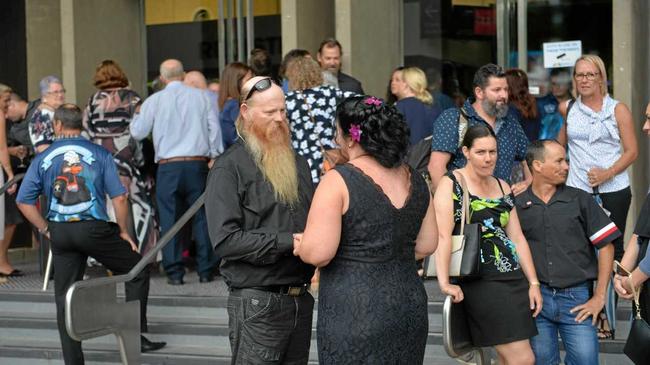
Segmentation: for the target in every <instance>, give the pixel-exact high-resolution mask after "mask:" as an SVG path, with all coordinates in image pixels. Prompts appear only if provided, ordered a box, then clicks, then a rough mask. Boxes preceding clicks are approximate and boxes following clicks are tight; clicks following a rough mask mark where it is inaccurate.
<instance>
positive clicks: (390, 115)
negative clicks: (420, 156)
mask: <svg viewBox="0 0 650 365" xmlns="http://www.w3.org/2000/svg"><path fill="white" fill-rule="evenodd" d="M336 117H337V120H338V123H339V126H340V127H341V130H342V131H343V134H344V135H345V136H349V135H350V127H351V125H352V124H355V125H358V126H359V128H360V129H361V138H360V141H359V144H360V145H361V147H362V148H363V149H364V151H366V153H368V154H369V155H370V156H372V157H373V158H375V159H376V160H377V162H379V163H380V164H381V165H382V166H384V167H387V168H392V167H397V166H399V165H401V164H402V163H403V161H404V157H405V156H406V152H407V150H408V146H409V136H410V130H409V127H408V125H407V124H406V121H405V120H404V117H403V116H402V114H401V113H400V112H399V111H398V110H397V109H396V108H395V107H394V106H392V105H388V104H386V103H385V102H383V101H381V100H380V99H376V98H374V97H372V96H353V97H350V98H347V99H345V100H344V101H343V102H341V103H340V104H339V106H338V107H337V109H336Z"/></svg>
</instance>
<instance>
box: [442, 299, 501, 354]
mask: <svg viewBox="0 0 650 365" xmlns="http://www.w3.org/2000/svg"><path fill="white" fill-rule="evenodd" d="M461 305H462V304H454V303H453V302H452V301H451V296H449V295H447V297H446V298H445V302H444V303H443V305H442V345H443V347H444V348H445V351H446V352H447V354H448V355H449V356H451V357H452V358H454V359H461V360H463V361H470V362H471V363H475V364H477V365H488V364H490V360H489V359H488V358H487V356H486V354H485V353H484V352H483V350H482V349H481V348H480V347H479V348H476V347H474V345H473V344H472V339H471V337H470V335H469V328H468V327H467V321H466V319H465V318H464V317H465V312H464V311H462V307H461Z"/></svg>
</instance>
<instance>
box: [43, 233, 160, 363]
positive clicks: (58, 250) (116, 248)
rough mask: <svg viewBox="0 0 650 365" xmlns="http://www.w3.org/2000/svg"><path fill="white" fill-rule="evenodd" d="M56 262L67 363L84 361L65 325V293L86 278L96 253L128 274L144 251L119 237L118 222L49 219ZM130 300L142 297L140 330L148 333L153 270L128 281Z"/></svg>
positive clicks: (57, 296)
mask: <svg viewBox="0 0 650 365" xmlns="http://www.w3.org/2000/svg"><path fill="white" fill-rule="evenodd" d="M49 228H50V236H51V247H52V256H53V263H54V297H55V301H56V321H57V325H58V327H59V336H60V338H61V346H62V349H63V359H64V361H65V363H66V365H78V364H84V357H83V352H82V350H81V342H79V341H75V340H73V339H72V338H70V336H68V332H67V330H66V328H65V295H66V293H67V291H68V288H70V286H71V285H72V284H74V283H75V282H76V281H79V280H81V279H83V275H84V272H85V270H86V259H87V258H88V256H92V257H93V258H95V259H96V260H97V261H99V262H100V263H102V265H104V267H106V268H107V269H109V270H111V271H112V272H113V273H115V274H116V275H120V274H126V273H127V272H128V271H129V270H131V268H133V266H135V265H136V264H137V263H138V261H140V258H141V256H140V254H139V253H137V252H135V251H133V250H132V249H131V245H129V243H128V242H126V241H124V240H122V239H121V238H120V236H119V233H120V229H119V227H118V226H117V224H115V223H110V222H104V221H81V222H69V223H56V222H49ZM124 287H125V291H126V301H127V302H128V301H132V300H140V329H141V331H142V332H147V297H148V296H149V272H148V271H147V270H143V271H142V272H141V273H140V274H139V275H138V276H137V277H136V278H135V279H133V280H132V281H130V282H128V283H125V285H124Z"/></svg>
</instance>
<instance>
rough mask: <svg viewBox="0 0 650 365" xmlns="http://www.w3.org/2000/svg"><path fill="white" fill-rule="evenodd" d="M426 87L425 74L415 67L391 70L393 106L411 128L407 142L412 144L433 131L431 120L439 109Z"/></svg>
mask: <svg viewBox="0 0 650 365" xmlns="http://www.w3.org/2000/svg"><path fill="white" fill-rule="evenodd" d="M427 87H428V84H427V76H426V75H425V74H424V71H422V70H421V69H419V68H417V67H406V68H397V69H396V70H395V71H393V75H392V77H391V81H390V91H391V93H392V94H394V95H395V96H396V97H397V102H396V103H395V106H396V107H397V110H399V111H400V113H402V115H404V118H405V119H406V123H407V124H408V126H409V128H410V129H411V136H410V138H409V142H410V143H411V144H412V145H413V144H416V143H418V142H419V141H421V140H422V139H423V138H426V137H428V136H430V135H431V133H433V121H434V120H436V118H438V115H439V114H440V109H439V108H438V107H437V106H434V105H433V97H432V96H431V94H430V93H429V91H428V90H427Z"/></svg>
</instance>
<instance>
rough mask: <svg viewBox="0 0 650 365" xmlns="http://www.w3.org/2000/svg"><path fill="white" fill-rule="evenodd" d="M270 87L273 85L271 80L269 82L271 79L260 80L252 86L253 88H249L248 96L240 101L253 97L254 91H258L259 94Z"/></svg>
mask: <svg viewBox="0 0 650 365" xmlns="http://www.w3.org/2000/svg"><path fill="white" fill-rule="evenodd" d="M271 85H273V80H271V78H269V77H267V78H265V79H261V80H260V81H258V82H256V83H255V85H253V87H251V90H250V91H249V92H248V94H247V95H246V97H245V98H244V100H242V101H246V100H248V99H250V98H251V96H253V93H255V91H260V92H261V91H264V90H266V89H268V88H270V87H271Z"/></svg>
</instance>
